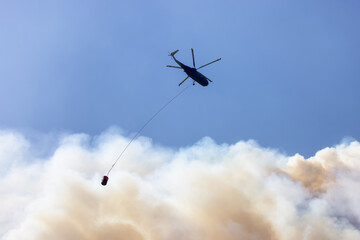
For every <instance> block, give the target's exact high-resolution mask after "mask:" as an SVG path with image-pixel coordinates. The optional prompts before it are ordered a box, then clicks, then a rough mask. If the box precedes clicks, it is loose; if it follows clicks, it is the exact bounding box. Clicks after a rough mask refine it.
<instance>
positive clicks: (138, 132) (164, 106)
mask: <svg viewBox="0 0 360 240" xmlns="http://www.w3.org/2000/svg"><path fill="white" fill-rule="evenodd" d="M190 86H191V85H189V86H187V87H186V88H184V89H183V90H181V92H179V93H177V94H176V95H175V96H174V97H173V98H171V99H170V100H169V101H168V102H167V103H165V104H164V105H163V106H162V107H161V108H160V109H159V110H158V111H157V112H156V113H155V114H154V115H152V117H151V118H150V119H149V120H148V121H147V122H146V123H145V124H144V125H143V126H142V127H141V128H140V129H139V131H137V133H136V134H135V136H134V137H133V138H132V139H131V140H130V142H129V143H128V144H127V145H126V146H125V148H124V150H123V151H122V152H121V153H120V155H119V156H118V157H117V159H116V160H115V162H114V163H113V165H112V166H111V168H110V169H109V171H108V173H107V176H108V175H109V174H110V172H111V170H112V169H113V168H114V166H115V165H116V163H117V162H118V161H119V159H120V158H121V156H122V155H123V154H124V153H125V151H126V149H127V148H128V147H129V146H130V144H131V143H132V142H133V141H134V140H135V139H136V137H137V136H139V134H140V133H141V131H142V130H143V129H144V128H145V127H146V126H147V125H148V124H149V123H150V122H151V121H152V120H153V119H154V118H155V117H156V115H158V114H159V113H160V112H161V111H162V110H163V109H164V108H166V107H167V106H168V105H169V104H170V103H171V102H172V101H174V100H175V98H177V97H179V96H180V95H181V94H183V93H184V92H185V91H186V90H187V89H188V88H189V87H190Z"/></svg>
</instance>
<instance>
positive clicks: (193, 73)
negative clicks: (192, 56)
mask: <svg viewBox="0 0 360 240" xmlns="http://www.w3.org/2000/svg"><path fill="white" fill-rule="evenodd" d="M172 57H173V58H174V60H175V62H176V63H177V64H178V65H179V66H180V67H181V68H182V69H183V70H184V72H185V73H186V74H187V75H188V76H189V77H190V78H192V79H193V80H194V81H195V82H197V83H199V84H200V85H201V86H204V87H206V86H207V85H209V81H208V80H207V78H206V77H205V76H204V75H202V74H201V73H199V72H198V71H197V70H196V69H195V68H192V67H189V66H186V65H185V64H183V63H182V62H180V61H178V60H177V59H176V58H175V57H174V56H172Z"/></svg>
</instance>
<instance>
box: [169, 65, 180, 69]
mask: <svg viewBox="0 0 360 240" xmlns="http://www.w3.org/2000/svg"><path fill="white" fill-rule="evenodd" d="M166 66H167V67H171V68H180V69H181V67H178V66H171V65H166Z"/></svg>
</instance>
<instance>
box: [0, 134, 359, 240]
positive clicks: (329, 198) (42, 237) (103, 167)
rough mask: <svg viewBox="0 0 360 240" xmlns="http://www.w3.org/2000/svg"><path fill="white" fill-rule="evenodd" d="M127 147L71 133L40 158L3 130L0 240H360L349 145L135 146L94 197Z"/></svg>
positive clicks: (143, 142)
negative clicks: (309, 153) (302, 150)
mask: <svg viewBox="0 0 360 240" xmlns="http://www.w3.org/2000/svg"><path fill="white" fill-rule="evenodd" d="M128 141H129V139H128V138H126V137H124V136H122V135H121V134H120V133H119V132H117V131H114V130H109V131H107V132H105V133H103V134H101V135H100V136H96V137H90V136H88V135H85V134H69V135H65V136H62V137H59V142H58V144H57V146H56V148H55V149H56V150H55V151H54V152H53V153H52V154H50V156H48V157H47V156H46V157H44V156H42V157H41V156H39V154H36V153H34V151H33V150H32V149H33V148H34V146H32V143H31V142H30V141H29V140H28V139H26V138H25V137H24V135H22V134H20V133H17V132H14V131H5V130H3V131H1V132H0V173H1V175H0V199H1V204H0V236H2V239H4V240H23V239H27V240H48V239H52V240H60V239H61V240H63V239H67V240H103V239H106V240H115V239H127V240H168V239H172V240H183V239H184V240H185V239H186V240H202V239H204V240H205V239H206V240H235V239H247V240H260V239H271V240H280V239H281V240H288V239H292V240H300V239H309V240H312V239H314V240H315V239H316V240H322V239H334V240H335V239H360V204H359V202H360V192H359V191H358V189H360V181H359V180H360V143H359V142H357V141H352V142H344V143H342V144H339V145H337V146H335V147H329V148H325V149H322V150H320V151H318V152H317V153H316V154H315V156H313V157H310V158H309V159H304V157H302V156H301V155H299V154H296V155H294V156H286V155H284V154H281V153H279V152H278V151H276V150H273V149H266V148H262V147H260V146H259V145H257V144H256V142H254V141H240V142H237V143H236V144H233V145H228V144H216V143H215V142H214V141H213V140H212V139H210V138H208V137H205V138H203V139H202V140H200V141H199V142H198V143H196V144H194V145H193V146H189V147H184V148H180V149H169V148H165V147H162V146H158V145H156V144H153V143H152V142H151V140H150V139H148V138H145V137H140V138H139V139H138V140H136V141H134V142H133V144H132V145H131V146H130V147H129V148H128V150H127V152H126V153H125V154H124V155H123V157H122V158H121V159H120V160H119V162H118V164H117V165H116V166H115V168H114V169H113V171H112V172H111V173H110V176H109V182H108V185H107V186H105V187H104V186H102V185H101V184H100V181H101V178H102V176H103V175H104V174H105V173H106V172H107V171H108V169H109V168H110V167H111V165H112V164H113V162H114V160H115V159H116V157H117V156H118V154H119V153H120V152H121V150H122V149H123V148H124V147H125V146H126V144H127V143H128Z"/></svg>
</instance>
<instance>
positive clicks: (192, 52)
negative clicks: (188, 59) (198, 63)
mask: <svg viewBox="0 0 360 240" xmlns="http://www.w3.org/2000/svg"><path fill="white" fill-rule="evenodd" d="M191 55H192V58H193V65H194V68H196V67H195V57H194V49H191Z"/></svg>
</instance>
